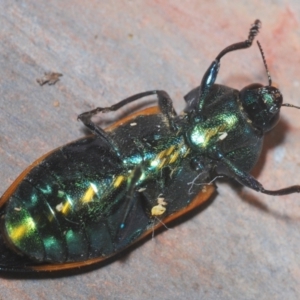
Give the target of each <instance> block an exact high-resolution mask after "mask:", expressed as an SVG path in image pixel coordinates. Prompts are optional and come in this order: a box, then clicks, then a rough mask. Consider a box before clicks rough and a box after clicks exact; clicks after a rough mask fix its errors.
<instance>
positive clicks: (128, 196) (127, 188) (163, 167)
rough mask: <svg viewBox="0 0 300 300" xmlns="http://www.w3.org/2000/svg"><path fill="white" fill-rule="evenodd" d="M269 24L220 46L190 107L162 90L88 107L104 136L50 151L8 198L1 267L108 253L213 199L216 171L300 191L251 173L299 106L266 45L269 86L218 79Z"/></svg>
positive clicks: (67, 262) (46, 264)
mask: <svg viewBox="0 0 300 300" xmlns="http://www.w3.org/2000/svg"><path fill="white" fill-rule="evenodd" d="M259 28H260V21H258V20H256V21H255V23H254V24H253V25H252V27H251V29H250V33H249V36H248V39H247V40H246V41H244V42H240V43H235V44H233V45H230V46H229V47H227V48H225V49H224V50H222V51H221V52H220V54H219V55H218V56H217V57H216V59H215V60H214V61H213V62H212V64H211V65H210V66H209V68H208V69H207V71H206V73H205V74H204V76H203V78H202V82H201V85H200V86H198V87H197V88H195V89H193V90H192V91H190V92H189V93H188V94H187V95H186V96H185V97H184V98H185V101H186V103H187V107H186V109H185V111H184V112H183V113H181V114H180V115H177V114H176V112H175V110H174V108H173V105H172V100H171V99H170V97H169V95H168V94H167V93H166V92H165V91H161V90H153V91H147V92H144V93H140V94H136V95H134V96H131V97H129V98H127V99H125V100H123V101H121V102H119V103H117V104H115V105H113V106H111V107H107V108H96V109H94V110H92V111H89V112H86V113H83V114H81V115H79V117H78V119H80V120H81V121H82V122H83V123H84V125H86V126H87V127H88V128H89V129H90V130H91V131H92V132H93V133H94V135H93V136H89V137H85V138H82V139H80V140H77V141H75V142H72V143H70V144H67V145H65V146H63V147H60V148H58V149H55V150H54V151H52V152H50V153H48V154H46V155H45V156H43V157H41V158H40V159H38V160H37V161H36V162H34V163H33V164H32V165H31V166H29V167H28V168H27V169H26V170H25V171H24V172H23V173H22V174H21V175H20V176H19V177H18V178H17V179H16V181H15V182H14V183H13V184H12V185H11V187H9V188H8V190H7V191H6V192H5V194H4V195H3V196H2V198H1V200H0V207H1V210H0V214H1V237H0V251H1V253H0V254H1V255H0V270H2V271H52V270H63V269H71V268H76V267H80V266H85V265H90V264H93V263H96V262H100V261H103V260H105V259H107V258H108V257H111V256H113V255H115V254H116V253H118V252H120V251H121V250H123V249H125V248H126V247H128V246H129V245H131V244H132V243H134V242H136V241H137V240H139V239H140V238H142V237H144V236H145V235H147V234H149V233H151V232H152V230H153V228H156V227H158V226H159V225H161V224H162V221H163V222H164V223H167V222H169V221H170V220H172V219H174V218H176V217H178V216H179V215H182V214H183V213H185V212H187V211H189V210H191V209H193V208H194V207H195V206H197V205H200V204H201V203H203V202H204V201H206V200H207V199H208V198H209V197H210V196H211V194H212V193H213V192H214V186H213V185H209V184H205V183H207V182H209V181H210V180H211V179H213V178H215V177H216V176H220V175H221V176H228V177H231V178H234V179H235V180H236V181H238V182H239V183H241V184H242V185H244V186H247V187H249V188H251V189H253V190H256V191H258V192H262V193H265V194H269V195H285V194H290V193H298V192H300V186H299V185H296V186H291V187H287V188H283V189H280V190H276V191H271V190H266V189H265V188H264V187H263V186H262V185H261V184H260V183H259V182H258V181H257V180H256V179H255V178H253V177H252V176H251V175H250V174H249V171H250V170H251V169H252V168H253V166H254V165H255V163H256V162H257V160H258V157H259V155H260V152H261V147H262V141H263V136H264V133H265V132H266V131H268V130H271V129H272V128H273V127H274V126H275V125H276V123H277V122H278V119H279V111H280V107H281V106H293V105H290V104H282V95H281V93H280V91H279V90H278V89H277V88H275V87H272V86H271V77H270V75H269V72H268V69H267V65H266V62H265V58H264V55H263V52H262V50H261V47H260V45H259V48H260V51H261V54H262V57H263V61H264V64H265V68H266V71H267V74H268V77H269V85H267V86H263V85H261V84H251V85H249V86H246V87H245V88H243V89H242V90H241V91H237V90H235V89H232V88H229V87H227V86H223V85H218V84H215V80H216V77H217V74H218V70H219V67H220V60H221V58H222V57H223V56H224V55H225V54H227V53H228V52H231V51H235V50H240V49H244V48H248V47H250V46H251V45H252V42H253V40H254V37H255V36H256V35H257V34H258V31H259ZM150 95H156V96H157V98H158V107H152V108H147V109H144V110H142V111H139V112H136V113H134V114H133V115H131V116H129V117H127V118H124V119H122V120H120V121H118V122H117V123H115V124H114V125H113V126H111V127H109V128H108V129H106V130H103V129H102V128H100V127H99V126H97V125H96V124H95V123H94V122H93V121H92V120H91V118H92V116H94V115H95V114H97V113H99V112H102V113H107V112H110V111H116V110H118V109H119V108H121V107H123V106H125V105H127V104H128V103H131V102H133V101H137V100H139V99H141V98H143V97H145V96H150ZM293 107H295V106H293ZM297 108H298V107H297ZM191 183H192V185H190V184H191Z"/></svg>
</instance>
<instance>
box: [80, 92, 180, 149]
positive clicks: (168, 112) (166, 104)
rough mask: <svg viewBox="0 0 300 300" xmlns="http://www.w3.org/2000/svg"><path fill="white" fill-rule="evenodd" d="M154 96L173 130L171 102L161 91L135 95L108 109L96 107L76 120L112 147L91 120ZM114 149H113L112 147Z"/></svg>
mask: <svg viewBox="0 0 300 300" xmlns="http://www.w3.org/2000/svg"><path fill="white" fill-rule="evenodd" d="M151 95H156V96H157V97H158V105H159V107H160V109H161V112H162V113H163V114H164V115H165V116H166V117H167V119H168V121H169V124H170V126H171V127H172V129H174V130H175V125H174V121H173V120H174V117H175V116H176V112H175V109H174V107H173V101H172V99H171V98H170V96H169V95H168V93H167V92H165V91H163V90H152V91H146V92H143V93H139V94H135V95H133V96H130V97H128V98H126V99H124V100H122V101H120V102H118V103H116V104H114V105H112V106H109V107H97V108H95V109H93V110H91V111H87V112H84V113H82V114H80V115H79V116H78V119H79V120H81V121H82V122H83V124H84V125H85V126H86V127H88V128H89V129H90V130H91V131H92V132H93V133H94V134H96V135H98V136H101V137H103V138H104V139H105V140H106V141H107V142H108V143H109V144H110V145H111V146H113V142H112V141H111V140H110V138H109V136H108V134H107V133H106V132H105V131H104V130H103V129H102V128H100V127H99V126H97V125H96V124H95V123H94V122H92V120H91V118H92V117H93V116H94V115H96V114H97V113H99V112H102V113H107V112H110V111H117V110H118V109H120V108H121V107H123V106H125V105H127V104H129V103H131V102H134V101H136V100H139V99H141V98H143V97H146V96H151ZM114 148H115V147H114Z"/></svg>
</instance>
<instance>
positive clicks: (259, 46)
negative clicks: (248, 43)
mask: <svg viewBox="0 0 300 300" xmlns="http://www.w3.org/2000/svg"><path fill="white" fill-rule="evenodd" d="M257 45H258V48H259V51H260V54H261V56H262V59H263V62H264V65H265V69H266V71H267V75H268V79H269V86H271V85H272V78H271V75H270V72H269V69H268V66H267V62H266V58H265V54H264V51H263V49H262V47H261V44H260V42H259V41H257Z"/></svg>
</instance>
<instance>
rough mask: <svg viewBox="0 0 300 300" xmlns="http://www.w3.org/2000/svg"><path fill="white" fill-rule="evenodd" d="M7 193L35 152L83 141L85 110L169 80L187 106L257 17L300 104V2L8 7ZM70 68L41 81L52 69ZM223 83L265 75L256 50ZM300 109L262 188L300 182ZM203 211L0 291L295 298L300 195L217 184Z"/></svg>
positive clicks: (242, 56)
mask: <svg viewBox="0 0 300 300" xmlns="http://www.w3.org/2000/svg"><path fill="white" fill-rule="evenodd" d="M0 15H1V18H0V28H1V30H0V40H1V43H0V95H1V96H0V122H1V123H0V124H1V125H0V180H1V185H0V193H3V192H4V191H5V189H6V188H8V186H9V185H10V184H11V183H12V182H13V180H14V179H15V178H16V176H17V175H18V174H19V173H20V172H21V171H22V170H23V169H24V168H26V167H27V166H28V165H29V164H30V163H31V162H32V161H34V160H35V159H36V158H38V157H39V156H41V155H42V154H44V153H46V152H47V151H49V150H51V149H53V148H55V147H58V146H60V145H62V144H64V143H67V142H69V141H71V140H74V139H77V138H78V137H80V136H83V135H84V134H85V133H86V132H85V131H84V130H83V126H82V125H81V124H80V123H78V122H76V116H77V115H78V114H79V113H81V112H83V111H86V110H89V109H91V108H94V107H95V106H97V105H101V106H106V105H109V104H112V103H115V102H117V101H119V100H121V99H122V98H124V97H127V96H130V95H132V94H134V93H137V92H141V91H145V90H150V89H155V88H159V89H165V90H166V91H168V92H169V93H170V95H171V96H172V97H173V99H174V101H175V105H176V107H177V108H178V110H180V109H182V108H183V107H184V102H183V100H182V97H183V95H184V94H185V93H187V92H188V91H189V90H190V89H191V88H193V87H195V86H196V85H197V84H198V83H199V82H200V80H201V77H202V74H203V73H204V71H205V70H206V68H207V66H208V65H209V63H210V62H211V61H212V59H214V57H215V56H216V54H217V53H218V52H219V51H220V50H221V49H222V48H223V47H225V46H227V45H228V44H230V43H232V42H236V41H240V40H243V39H245V37H246V35H247V32H248V28H249V26H250V24H251V23H252V22H253V21H254V19H256V18H260V19H261V20H262V23H263V28H262V30H261V34H260V35H259V40H260V41H261V43H262V46H263V49H264V51H265V55H266V58H267V61H268V65H269V69H270V72H271V74H272V76H273V80H274V82H277V83H278V85H279V87H280V88H281V90H282V93H283V95H284V98H285V100H286V101H287V102H290V103H293V104H296V105H297V104H298V105H299V104H300V97H299V82H300V71H299V70H300V68H299V63H300V59H299V57H300V56H299V49H300V39H299V35H300V31H299V21H298V20H299V18H300V3H299V2H298V1H290V2H289V4H288V5H287V4H286V1H276V3H274V4H271V3H269V5H266V4H265V3H264V2H262V3H258V2H251V1H246V2H238V1H237V2H232V1H231V2H226V1H225V2H224V1H219V0H217V1H213V2H207V3H206V2H205V1H198V0H191V1H184V2H183V1H172V2H170V1H169V2H167V1H55V0H53V1H40V2H34V1H8V0H2V1H1V2H0ZM47 71H53V72H60V73H63V77H61V79H60V81H59V82H57V83H56V85H54V86H48V85H44V86H43V87H41V86H39V85H38V84H37V82H36V79H37V78H40V77H41V76H43V74H44V72H47ZM218 82H221V83H224V84H226V85H230V86H233V87H236V88H242V87H243V86H245V85H247V84H249V83H252V82H265V83H266V82H267V79H266V75H265V72H264V67H263V64H262V61H261V58H260V54H259V51H258V49H257V48H256V47H252V48H251V49H248V50H244V51H240V52H239V53H232V54H230V55H228V56H227V57H226V58H225V59H224V60H223V61H222V68H221V71H220V76H219V78H218ZM299 116H300V112H299V111H296V110H292V109H288V108H285V109H283V111H282V121H281V122H280V124H279V126H278V127H277V129H276V130H274V131H273V132H271V133H270V134H269V135H268V137H267V143H266V147H265V149H264V152H263V155H262V159H261V160H260V161H259V164H258V166H257V167H256V169H255V170H254V172H253V174H254V175H255V176H257V177H258V178H259V180H260V181H261V182H263V183H264V185H265V187H266V188H278V187H281V186H285V185H290V184H295V183H298V184H299V183H300V176H299V174H300V155H299V152H300V117H299ZM218 191H219V196H218V197H217V198H216V199H215V201H214V202H213V203H212V204H211V205H210V206H209V207H208V208H207V209H206V210H204V211H203V212H202V213H201V214H197V215H195V216H194V217H193V218H191V219H189V220H188V221H186V222H185V223H182V224H180V225H178V226H176V227H175V228H174V229H172V230H168V231H165V232H163V233H162V234H160V235H158V236H156V237H155V239H154V240H153V241H148V242H147V243H145V244H143V245H142V246H140V247H139V248H138V249H136V250H135V251H133V252H132V253H130V255H128V256H126V257H125V258H124V259H122V260H117V261H115V262H114V263H112V264H110V265H107V266H105V267H103V268H99V269H97V270H94V271H92V272H90V273H87V274H80V275H76V276H71V277H63V278H52V279H43V280H36V279H27V280H20V279H14V280H10V279H7V278H5V277H1V278H0V298H1V299H69V298H70V299H71V298H72V299H298V298H299V296H300V291H299V286H300V253H299V249H300V209H299V206H300V195H291V196H286V197H278V198H276V197H270V196H264V195H260V194H257V193H254V192H252V191H249V190H248V189H243V190H237V189H235V188H233V187H230V186H229V185H228V184H226V183H221V184H219V189H218Z"/></svg>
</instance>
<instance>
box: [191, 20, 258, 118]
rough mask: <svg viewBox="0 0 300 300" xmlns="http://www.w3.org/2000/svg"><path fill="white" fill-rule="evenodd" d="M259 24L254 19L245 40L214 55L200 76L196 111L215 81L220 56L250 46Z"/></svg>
mask: <svg viewBox="0 0 300 300" xmlns="http://www.w3.org/2000/svg"><path fill="white" fill-rule="evenodd" d="M260 26H261V23H260V21H259V20H256V21H255V22H254V24H253V25H252V26H251V28H250V32H249V35H248V39H247V40H245V41H244V42H239V43H235V44H232V45H230V46H228V47H226V48H225V49H223V50H222V51H221V52H220V53H219V55H218V56H217V57H216V59H215V60H214V61H213V62H212V63H211V65H210V66H209V68H208V69H207V71H206V72H205V74H204V76H203V78H202V81H201V85H200V95H199V100H198V103H197V105H198V107H196V110H197V113H199V112H201V111H202V109H203V107H204V105H205V100H206V96H207V94H208V92H209V89H210V87H211V86H212V85H213V84H214V83H215V81H216V78H217V75H218V72H219V68H220V60H221V58H222V57H223V56H224V55H225V54H227V53H229V52H231V51H235V50H241V49H246V48H249V47H251V45H252V42H253V40H254V38H255V36H256V35H257V34H258V32H259V28H260ZM197 113H196V115H197Z"/></svg>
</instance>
